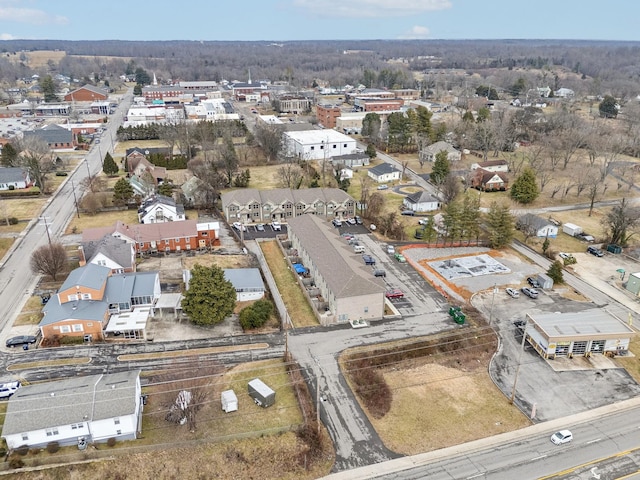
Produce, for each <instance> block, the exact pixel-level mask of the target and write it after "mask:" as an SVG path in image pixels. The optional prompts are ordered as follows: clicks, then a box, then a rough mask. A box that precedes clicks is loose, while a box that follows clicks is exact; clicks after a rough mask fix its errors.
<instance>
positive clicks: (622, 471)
mask: <svg viewBox="0 0 640 480" xmlns="http://www.w3.org/2000/svg"><path fill="white" fill-rule="evenodd" d="M639 415H640V399H637V398H636V399H633V400H631V401H629V402H626V404H625V405H623V406H609V407H604V408H602V409H598V410H593V411H591V412H587V413H584V414H579V415H575V416H572V417H566V418H563V419H561V420H557V421H554V422H549V423H547V424H540V425H534V426H532V427H528V428H525V429H522V430H518V431H516V432H509V433H504V434H502V435H497V436H495V437H490V438H488V439H482V440H478V441H475V442H470V443H467V444H463V445H458V446H454V447H449V448H446V449H442V450H438V451H434V452H429V453H425V454H421V455H414V456H413V457H404V458H401V459H397V460H392V461H390V462H387V463H385V464H380V465H372V466H369V467H365V468H360V469H356V470H351V471H349V472H342V473H337V474H333V475H329V476H327V477H325V478H326V479H331V480H342V479H349V480H358V479H373V478H376V479H389V480H391V479H393V480H418V479H425V478H428V479H430V480H451V479H469V480H470V479H485V480H486V479H490V480H513V479H514V478H516V479H519V478H521V479H534V478H540V477H545V478H554V479H557V480H569V479H571V480H578V479H585V480H586V479H601V480H605V479H607V480H608V479H614V478H639V477H640V475H639V474H638V473H639V472H640V452H638V450H637V449H638V447H639V446H640V428H639V427H638V424H637V419H638V418H640V417H639ZM565 428H569V429H570V430H571V432H572V433H573V436H574V440H573V442H571V443H569V444H565V445H560V446H557V445H554V444H552V443H551V441H550V436H551V434H552V433H553V432H555V431H557V430H560V429H565ZM568 465H570V466H571V467H569V468H567V466H568ZM627 475H628V476H627Z"/></svg>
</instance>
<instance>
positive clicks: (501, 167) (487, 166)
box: [471, 160, 509, 173]
mask: <svg viewBox="0 0 640 480" xmlns="http://www.w3.org/2000/svg"><path fill="white" fill-rule="evenodd" d="M479 168H481V169H483V170H486V171H487V172H505V173H507V172H509V163H508V162H507V161H506V160H488V161H486V162H477V163H472V164H471V170H477V169H479Z"/></svg>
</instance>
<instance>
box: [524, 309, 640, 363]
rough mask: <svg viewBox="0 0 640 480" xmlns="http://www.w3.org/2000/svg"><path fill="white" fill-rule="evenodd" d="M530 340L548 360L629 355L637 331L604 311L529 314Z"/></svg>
mask: <svg viewBox="0 0 640 480" xmlns="http://www.w3.org/2000/svg"><path fill="white" fill-rule="evenodd" d="M526 320H527V323H526V329H525V335H526V340H527V342H528V343H530V344H531V345H532V346H533V348H535V349H536V351H537V352H538V353H539V354H540V355H541V356H542V357H544V358H547V359H551V360H552V359H554V358H557V357H569V358H571V357H574V356H587V357H589V356H591V355H594V354H604V355H608V356H615V355H626V354H627V352H628V350H629V342H630V340H631V337H633V335H635V332H634V330H633V329H632V328H631V327H630V326H628V325H626V324H625V323H623V322H622V321H621V320H619V319H618V318H616V317H614V316H613V315H611V314H610V313H608V312H607V311H605V310H601V309H597V308H594V309H591V310H586V311H583V312H572V313H542V314H538V313H536V314H529V313H527V314H526Z"/></svg>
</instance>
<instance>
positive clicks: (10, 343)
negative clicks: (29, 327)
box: [7, 335, 36, 348]
mask: <svg viewBox="0 0 640 480" xmlns="http://www.w3.org/2000/svg"><path fill="white" fill-rule="evenodd" d="M28 343H36V337H34V336H33V335H19V336H17V337H11V338H10V339H8V340H7V347H10V348H11V347H19V346H20V345H26V344H28Z"/></svg>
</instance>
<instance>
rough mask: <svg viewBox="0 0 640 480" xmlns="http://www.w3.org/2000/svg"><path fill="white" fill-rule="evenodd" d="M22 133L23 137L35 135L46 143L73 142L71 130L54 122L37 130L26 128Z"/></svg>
mask: <svg viewBox="0 0 640 480" xmlns="http://www.w3.org/2000/svg"><path fill="white" fill-rule="evenodd" d="M23 135H24V137H25V138H28V137H35V138H39V139H42V140H44V141H45V142H46V143H48V144H52V143H72V142H73V133H72V132H71V130H67V129H66V128H64V127H61V126H59V125H54V124H52V125H47V126H46V127H43V128H40V129H38V130H33V131H29V130H27V131H25V132H24V133H23Z"/></svg>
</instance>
